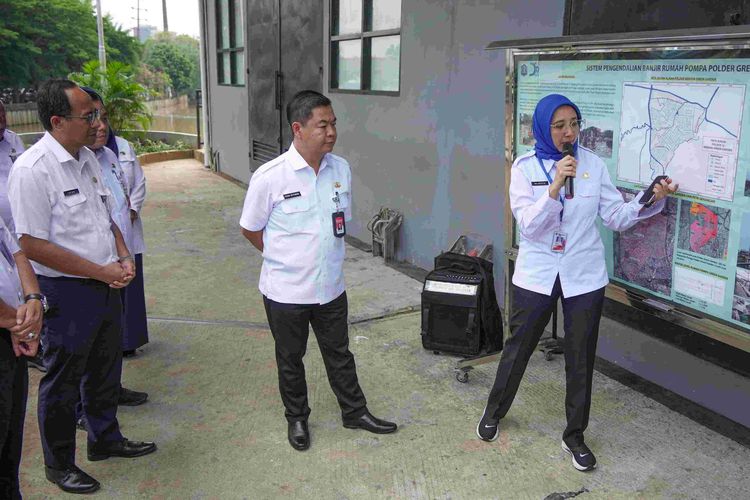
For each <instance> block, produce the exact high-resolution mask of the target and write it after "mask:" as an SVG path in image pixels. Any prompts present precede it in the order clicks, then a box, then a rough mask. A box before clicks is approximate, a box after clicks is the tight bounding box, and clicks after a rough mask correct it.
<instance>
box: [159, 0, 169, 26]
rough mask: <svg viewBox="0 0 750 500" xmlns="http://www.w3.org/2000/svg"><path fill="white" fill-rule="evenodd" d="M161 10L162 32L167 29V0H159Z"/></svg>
mask: <svg viewBox="0 0 750 500" xmlns="http://www.w3.org/2000/svg"><path fill="white" fill-rule="evenodd" d="M161 11H162V17H163V18H164V32H167V31H169V24H168V23H167V0H161Z"/></svg>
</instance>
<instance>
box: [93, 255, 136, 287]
mask: <svg viewBox="0 0 750 500" xmlns="http://www.w3.org/2000/svg"><path fill="white" fill-rule="evenodd" d="M133 278H135V264H134V263H133V259H132V258H127V259H125V260H123V261H122V262H112V263H110V264H107V265H106V266H102V267H101V272H100V277H99V278H98V279H99V280H100V281H103V282H105V283H107V284H108V285H109V286H110V287H111V288H123V287H125V286H127V285H128V284H129V283H130V282H131V281H132V280H133Z"/></svg>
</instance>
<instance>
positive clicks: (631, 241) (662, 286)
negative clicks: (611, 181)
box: [614, 188, 677, 297]
mask: <svg viewBox="0 0 750 500" xmlns="http://www.w3.org/2000/svg"><path fill="white" fill-rule="evenodd" d="M619 191H620V192H621V193H622V194H623V198H624V199H625V201H630V200H632V199H633V197H635V195H636V194H637V193H636V192H635V191H633V190H630V189H625V188H619ZM676 222H677V200H676V199H675V198H673V197H671V196H670V197H669V198H667V203H666V206H665V207H664V210H662V211H661V213H660V214H658V215H654V216H653V217H651V218H649V219H646V220H644V221H641V222H639V223H638V224H636V225H635V226H633V227H632V228H630V229H628V230H627V231H622V232H619V233H618V232H616V233H614V263H615V273H614V275H615V278H618V279H621V280H623V281H627V282H630V283H632V284H634V285H638V286H641V287H643V288H646V289H648V290H651V291H652V292H655V293H659V294H661V295H664V296H667V297H669V295H670V294H671V293H672V253H673V251H674V236H675V224H676Z"/></svg>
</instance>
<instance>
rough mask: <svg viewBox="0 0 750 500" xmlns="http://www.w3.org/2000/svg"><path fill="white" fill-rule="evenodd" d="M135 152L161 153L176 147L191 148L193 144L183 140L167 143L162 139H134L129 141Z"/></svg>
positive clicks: (179, 148)
mask: <svg viewBox="0 0 750 500" xmlns="http://www.w3.org/2000/svg"><path fill="white" fill-rule="evenodd" d="M131 145H132V146H133V149H135V153H136V154H139V155H140V154H143V153H161V152H162V151H174V150H176V149H178V150H183V149H193V146H191V145H190V144H187V143H186V142H183V141H179V140H178V141H177V142H175V143H174V144H168V143H166V142H162V141H152V140H151V139H144V140H142V141H141V140H136V141H133V142H131Z"/></svg>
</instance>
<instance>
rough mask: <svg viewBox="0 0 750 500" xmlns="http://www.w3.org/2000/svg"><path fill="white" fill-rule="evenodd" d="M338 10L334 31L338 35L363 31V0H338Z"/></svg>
mask: <svg viewBox="0 0 750 500" xmlns="http://www.w3.org/2000/svg"><path fill="white" fill-rule="evenodd" d="M334 3H336V4H338V12H337V15H335V17H334V19H336V20H337V21H338V22H336V23H335V26H334V28H333V32H334V33H335V34H336V35H346V34H352V33H359V32H360V31H362V0H338V1H337V2H334Z"/></svg>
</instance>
